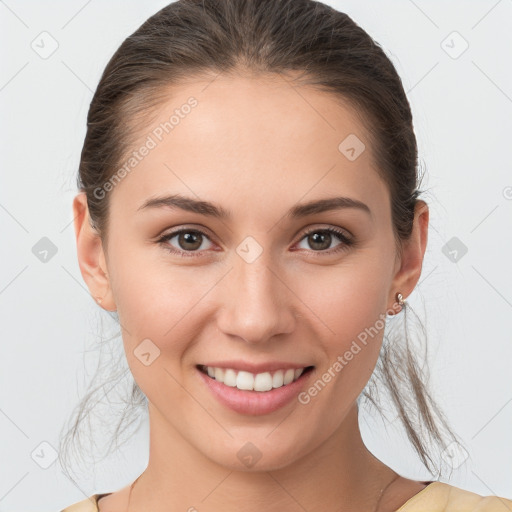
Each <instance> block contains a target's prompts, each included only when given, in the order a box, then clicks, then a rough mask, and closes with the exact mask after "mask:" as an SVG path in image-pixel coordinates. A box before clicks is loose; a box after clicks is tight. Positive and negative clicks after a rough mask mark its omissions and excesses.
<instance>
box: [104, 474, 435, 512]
mask: <svg viewBox="0 0 512 512" xmlns="http://www.w3.org/2000/svg"><path fill="white" fill-rule="evenodd" d="M420 483H421V484H426V485H425V487H424V488H423V489H421V491H419V492H417V493H416V494H414V495H413V496H411V497H410V498H409V499H408V500H407V501H406V502H405V503H403V504H402V505H401V506H400V508H398V509H397V510H396V511H395V512H400V511H401V510H403V509H404V507H405V506H407V505H409V504H410V503H412V502H413V501H414V500H416V499H417V498H418V497H419V496H420V495H423V494H424V493H425V492H426V491H427V490H430V488H431V487H432V486H433V484H440V483H442V482H439V480H430V481H422V482H420ZM111 494H112V493H111V492H106V493H103V494H95V495H94V505H95V506H96V512H99V506H98V501H99V500H101V498H104V497H105V496H110V495H111Z"/></svg>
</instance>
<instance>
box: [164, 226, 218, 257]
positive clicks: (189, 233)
mask: <svg viewBox="0 0 512 512" xmlns="http://www.w3.org/2000/svg"><path fill="white" fill-rule="evenodd" d="M173 238H176V242H175V243H174V244H173V243H170V241H171V240H172V239H173ZM205 239H207V240H209V237H208V235H207V234H206V233H203V232H202V231H200V230H198V229H181V230H179V231H174V232H172V233H168V234H167V235H164V236H163V237H162V238H160V240H158V243H161V244H163V246H164V248H165V249H166V250H168V251H169V252H171V253H175V254H180V255H182V256H200V255H201V253H202V252H203V251H202V250H201V251H200V250H199V249H200V248H201V246H202V245H203V243H204V241H205ZM207 248H208V247H206V248H205V247H203V249H207ZM187 253H189V254H187ZM196 253H197V254H196Z"/></svg>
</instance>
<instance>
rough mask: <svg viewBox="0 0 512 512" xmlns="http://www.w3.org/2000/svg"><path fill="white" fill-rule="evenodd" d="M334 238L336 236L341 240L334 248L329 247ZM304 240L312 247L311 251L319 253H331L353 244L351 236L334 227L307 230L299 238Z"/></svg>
mask: <svg viewBox="0 0 512 512" xmlns="http://www.w3.org/2000/svg"><path fill="white" fill-rule="evenodd" d="M333 235H334V238H337V239H338V240H340V241H341V243H340V244H338V245H337V246H335V248H334V249H331V248H330V246H331V243H332V242H333ZM303 240H305V241H306V243H307V244H309V245H310V247H312V248H313V249H315V250H314V251H313V252H320V253H328V254H333V253H337V252H339V251H343V250H347V249H349V248H350V246H352V245H354V243H355V242H354V240H353V239H352V237H349V236H347V235H346V234H345V232H344V231H341V230H339V229H336V228H323V229H319V228H313V229H310V230H309V231H307V232H306V233H305V234H304V236H303V237H302V238H301V242H302V241H303Z"/></svg>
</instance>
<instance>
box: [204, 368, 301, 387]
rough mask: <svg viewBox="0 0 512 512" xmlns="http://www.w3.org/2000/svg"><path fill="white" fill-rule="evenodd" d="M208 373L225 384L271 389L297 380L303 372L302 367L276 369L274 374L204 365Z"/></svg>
mask: <svg viewBox="0 0 512 512" xmlns="http://www.w3.org/2000/svg"><path fill="white" fill-rule="evenodd" d="M204 369H205V370H206V372H207V373H208V375H209V376H210V377H212V378H214V379H215V380H218V381H219V382H222V383H224V384H225V385H226V386H230V387H236V388H238V389H242V390H247V391H262V392H263V391H270V390H271V389H275V388H280V387H281V386H286V385H287V384H290V383H291V382H293V381H295V380H297V379H298V378H299V377H300V376H301V375H302V374H303V372H304V368H297V369H295V370H294V369H293V368H289V369H288V370H277V371H276V372H274V374H271V373H270V372H263V373H257V374H253V373H250V372H246V371H243V370H241V371H236V370H233V369H231V368H226V369H224V368H214V367H212V366H206V367H204Z"/></svg>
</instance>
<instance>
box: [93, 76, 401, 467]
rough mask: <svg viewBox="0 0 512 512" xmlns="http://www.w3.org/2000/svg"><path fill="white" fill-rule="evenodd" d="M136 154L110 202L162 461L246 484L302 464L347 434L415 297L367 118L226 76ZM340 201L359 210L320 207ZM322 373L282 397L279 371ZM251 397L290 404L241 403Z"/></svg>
mask: <svg viewBox="0 0 512 512" xmlns="http://www.w3.org/2000/svg"><path fill="white" fill-rule="evenodd" d="M190 97H193V98H194V100H190V101H189V98H190ZM187 105H188V106H187ZM172 115H174V118H172V119H171V121H169V119H170V118H171V116H172ZM166 122H167V123H168V124H167V125H166V124H165V123H166ZM160 123H162V124H160ZM347 137H348V139H347ZM340 144H341V146H340ZM362 144H364V145H365V147H363V146H362ZM143 146H144V147H146V150H144V149H140V148H141V147H143ZM133 150H134V151H136V154H132V155H131V158H133V160H129V158H130V157H128V158H127V159H126V161H125V162H123V163H122V164H121V165H120V166H119V167H120V168H121V167H122V165H124V164H125V163H126V164H127V165H126V166H125V172H122V171H121V172H120V173H118V176H119V178H121V179H120V180H118V181H117V182H115V183H114V184H113V185H112V186H111V188H110V190H109V194H110V199H109V200H110V210H109V228H108V229H109V233H108V236H109V238H108V247H106V248H104V249H107V251H106V253H105V260H104V263H105V265H106V268H105V270H106V271H107V273H108V283H109V286H110V289H111V297H112V309H117V312H118V315H119V320H120V324H121V326H122V329H123V330H122V335H123V342H124V347H125V350H126V357H127V360H128V363H129V366H130V369H131V371H132V373H133V376H134V378H135V380H136V382H137V384H138V385H139V386H140V388H141V389H142V391H143V392H144V393H145V395H146V396H147V398H148V400H149V403H150V425H151V436H152V437H151V444H152V445H155V446H160V447H163V446H164V445H165V443H174V446H177V444H178V443H179V444H180V446H181V448H180V450H184V449H186V450H188V452H189V455H190V454H195V455H196V456H202V455H205V456H206V457H208V458H209V459H210V460H211V461H214V462H216V463H219V464H222V465H224V466H226V467H230V468H238V469H244V468H245V469H250V468H251V467H252V465H253V464H254V462H255V461H256V464H255V465H254V467H255V468H257V469H271V468H278V467H283V466H285V465H288V464H291V463H292V462H293V461H294V460H297V459H298V458H299V457H301V456H304V455H306V454H307V453H309V452H311V451H312V450H313V449H315V448H316V447H318V446H319V445H320V444H321V443H324V442H325V441H326V440H327V439H328V438H330V437H331V436H333V435H335V434H336V433H337V432H340V431H341V429H343V422H344V419H345V418H346V417H347V415H348V413H349V412H350V411H353V409H354V407H355V401H356V399H357V397H358V395H359V394H360V393H361V391H362V389H363V388H364V386H365V384H366V383H367V381H368V379H369V378H370V376H371V374H372V372H373V370H374V367H375V364H376V361H377V358H378V354H379V350H380V346H381V341H382V334H383V326H384V322H383V319H384V318H385V313H386V311H389V309H390V308H391V307H392V306H393V303H394V296H395V293H396V292H397V291H401V292H402V293H404V292H405V293H404V295H405V294H406V293H407V292H409V291H410V290H404V289H400V288H398V289H397V287H396V286H397V283H398V281H397V279H398V277H397V275H398V270H399V267H400V261H399V260H398V258H396V253H395V242H394V238H393V231H392V223H391V207H390V196H389V192H388V189H387V187H386V185H385V184H384V183H383V181H381V179H380V178H379V176H378V174H377V172H376V170H375V167H374V163H373V160H372V150H371V147H370V143H369V140H368V138H367V135H366V132H365V129H364V127H363V125H362V124H361V121H360V119H359V118H358V117H356V116H355V114H354V113H353V112H352V110H351V109H350V108H349V107H346V108H345V107H342V106H341V105H340V103H339V102H336V101H335V100H334V98H333V97H332V96H330V95H328V94H326V93H322V92H319V91H316V90H314V89H312V88H309V87H299V88H292V87H291V85H290V84H289V83H288V82H286V81H284V80H282V79H281V78H279V77H278V78H276V77H274V78H273V79H271V78H257V79H256V78H242V77H237V78H228V77H222V76H219V77H217V78H216V79H213V80H209V81H197V82H191V83H190V84H186V85H181V86H180V87H174V88H173V89H172V90H170V93H169V99H168V101H167V102H166V103H165V104H162V105H161V107H160V108H159V110H158V114H157V117H156V118H154V119H153V121H152V123H151V125H150V126H149V127H147V128H145V129H142V128H141V129H140V133H139V138H138V141H137V143H136V144H135V145H134V148H133ZM128 169H129V170H128ZM107 189H108V185H107V187H106V188H105V190H107ZM98 194H101V192H98ZM171 196H175V197H176V196H180V197H181V198H182V199H181V205H182V207H181V208H180V207H178V206H173V205H172V201H171V200H170V199H169V200H167V201H166V200H165V199H164V198H166V197H167V198H168V197H171ZM337 197H344V198H348V199H350V200H351V201H353V202H354V205H358V206H351V205H350V203H349V202H348V201H345V203H343V201H341V200H340V201H339V203H338V207H332V208H330V209H326V210H325V211H321V209H320V208H315V207H310V208H306V207H305V206H304V205H307V204H309V203H315V202H317V201H321V200H326V199H333V198H337ZM157 198H158V199H162V201H161V202H160V203H157V204H154V205H153V206H151V204H150V205H147V206H144V205H145V204H147V202H148V201H153V200H155V199H157ZM183 198H187V200H185V199H183ZM199 201H200V202H201V204H199V203H196V202H199ZM356 202H357V203H356ZM203 203H204V204H203ZM206 203H209V204H211V205H212V206H209V205H206ZM166 204H167V206H166ZM193 204H198V206H197V207H196V208H195V209H196V210H198V211H192V205H193ZM361 204H363V205H366V206H361ZM343 205H345V206H344V207H343ZM219 211H221V212H222V213H223V214H225V215H217V213H218V212H219ZM214 213H215V214H214ZM327 229H334V230H336V231H338V232H340V233H341V237H339V235H337V234H336V233H329V232H327V231H325V230H327ZM179 231H182V233H181V235H180V234H179V233H178V232H179ZM199 231H200V232H199ZM201 232H202V233H204V234H201ZM308 232H310V233H309V234H308ZM164 235H166V236H167V235H169V236H168V238H167V240H162V237H163V236H164ZM347 240H348V241H347ZM103 305H104V306H105V302H104V303H103ZM107 309H108V307H107ZM203 365H206V366H211V367H217V368H222V369H223V370H224V372H223V371H222V370H219V369H217V370H214V369H210V373H211V374H212V375H215V372H216V376H217V377H219V379H220V378H223V379H224V378H225V379H226V380H227V383H226V384H223V383H222V381H221V380H219V381H216V380H215V379H212V377H210V376H208V375H206V374H205V373H203V372H202V371H201V369H200V368H203ZM308 367H309V368H310V367H312V369H310V370H309V371H306V372H305V373H304V374H303V375H302V376H301V377H300V378H299V380H297V381H296V383H291V384H288V385H287V386H290V387H289V388H288V387H287V386H281V387H279V384H280V383H282V382H283V378H286V372H281V374H280V373H279V371H278V370H280V369H283V370H286V369H290V368H291V369H300V368H308ZM228 368H229V369H231V370H234V372H233V371H229V372H226V371H225V370H226V369H228ZM203 369H204V368H203ZM238 370H244V371H248V372H249V374H250V373H253V374H263V376H260V375H258V376H257V377H256V378H255V379H254V377H253V376H252V375H249V374H246V373H242V374H241V375H238V377H237V371H238ZM276 374H277V375H276ZM293 375H294V377H295V373H294V374H293ZM289 377H290V372H288V378H289ZM236 379H238V380H236ZM253 381H255V382H256V385H257V388H258V389H267V388H268V387H269V386H274V385H275V386H277V387H276V388H275V389H274V388H273V390H272V391H254V390H253V391H249V390H238V388H237V387H233V384H234V383H237V385H239V386H240V387H250V386H251V385H254V382H253ZM315 382H316V386H315ZM229 384H230V385H229ZM260 386H261V387H260ZM289 390H290V391H289ZM183 447H186V448H183ZM169 449H170V450H171V451H172V448H170V447H169ZM176 450H177V449H176ZM176 450H175V451H176ZM258 459H259V460H258ZM251 461H252V462H251Z"/></svg>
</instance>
